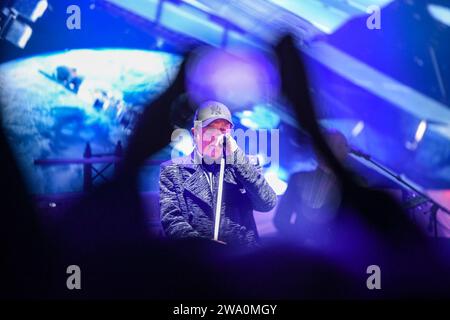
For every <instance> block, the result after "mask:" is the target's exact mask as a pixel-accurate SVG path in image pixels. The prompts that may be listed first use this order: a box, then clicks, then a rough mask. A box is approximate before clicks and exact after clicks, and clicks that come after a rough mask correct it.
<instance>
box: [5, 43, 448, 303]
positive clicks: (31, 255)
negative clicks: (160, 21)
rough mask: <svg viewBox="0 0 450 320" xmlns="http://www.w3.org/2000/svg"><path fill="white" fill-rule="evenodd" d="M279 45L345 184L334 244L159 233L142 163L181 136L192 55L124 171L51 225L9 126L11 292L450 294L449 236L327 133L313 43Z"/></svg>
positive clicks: (293, 96)
mask: <svg viewBox="0 0 450 320" xmlns="http://www.w3.org/2000/svg"><path fill="white" fill-rule="evenodd" d="M274 51H275V54H276V56H277V59H278V63H279V68H280V75H281V79H282V93H283V96H284V99H285V100H286V102H287V103H288V104H289V105H290V106H291V107H292V108H293V110H294V112H295V114H296V115H297V119H298V121H299V124H300V126H301V127H302V128H303V129H304V130H305V131H306V132H308V133H309V134H310V136H311V139H312V141H313V143H314V144H315V148H316V150H318V152H319V153H320V154H321V156H322V157H323V158H324V159H325V161H327V164H328V166H329V167H330V168H331V169H332V170H333V171H334V173H335V175H336V177H337V178H338V181H339V183H340V186H341V192H342V205H341V207H342V209H341V212H339V215H338V217H337V221H336V223H337V226H338V232H337V233H336V235H335V238H334V239H333V241H332V242H333V246H330V247H329V248H326V250H325V251H322V252H315V251H310V250H308V249H305V248H300V247H298V246H296V245H295V244H293V243H289V242H281V241H273V242H272V243H268V244H267V245H265V246H264V247H262V248H260V249H257V250H251V251H250V250H244V249H236V248H230V247H228V246H226V245H222V244H219V243H215V242H213V241H208V240H196V239H190V240H186V241H181V240H180V241H171V240H167V239H160V238H156V237H153V236H151V235H150V234H149V232H148V227H147V222H146V214H145V212H144V210H143V208H142V205H141V203H140V198H139V192H138V172H139V169H140V166H141V165H142V163H143V162H144V161H145V159H147V158H148V157H149V156H151V155H152V154H154V153H155V152H157V151H158V150H160V149H161V148H163V147H164V146H166V145H167V144H168V143H169V142H170V135H171V133H172V130H173V126H172V118H173V117H172V113H173V112H176V110H175V111H174V110H173V108H171V106H173V102H174V101H175V100H176V99H177V98H179V97H180V96H181V95H183V94H184V93H185V91H186V90H185V64H186V60H185V63H183V65H182V67H181V68H180V71H179V74H178V76H177V78H176V79H175V81H174V82H173V83H172V85H171V86H170V87H169V88H168V89H167V91H166V92H164V93H163V94H162V95H161V96H159V97H158V98H157V99H156V100H155V101H153V102H152V103H151V104H150V105H149V106H148V107H147V108H146V109H145V112H144V114H143V115H142V117H141V119H140V122H139V123H138V125H137V127H136V130H135V132H134V134H133V136H132V137H131V139H130V141H129V144H128V147H127V149H126V153H125V157H124V160H123V162H122V163H121V165H120V169H119V170H118V174H117V176H116V177H115V179H114V180H113V181H112V182H110V183H108V184H105V185H102V186H101V187H99V188H97V189H96V190H94V191H93V192H92V193H91V194H89V195H87V196H86V197H85V198H84V199H83V200H82V201H81V202H80V203H78V204H77V205H76V206H75V207H73V208H72V209H71V210H70V211H69V212H66V213H65V214H64V215H63V216H62V217H59V218H58V220H57V221H55V223H53V224H51V226H52V227H51V228H49V227H48V224H44V223H42V221H40V220H39V216H38V215H37V214H36V212H35V211H34V210H33V207H32V204H31V203H30V200H29V199H30V198H29V195H28V194H27V190H26V188H25V186H24V183H23V182H22V179H21V176H20V172H19V170H18V168H17V166H16V164H15V161H14V159H13V157H12V153H11V150H10V149H9V146H8V145H7V143H6V139H5V137H4V136H3V134H2V135H1V137H0V143H1V151H2V157H1V158H2V162H3V164H2V166H1V169H0V170H1V171H2V175H1V176H2V179H0V181H1V182H0V183H1V184H2V190H4V191H3V196H2V197H3V199H2V202H1V203H2V210H1V224H0V228H1V231H0V234H1V237H2V242H1V245H2V248H1V251H2V252H3V253H5V254H4V259H3V261H4V266H5V271H3V275H5V278H6V281H5V282H4V283H2V286H1V290H2V293H1V294H2V297H5V298H13V299H16V298H66V299H88V298H103V299H104V298H152V299H167V298H180V299H182V298H185V299H187V298H189V299H196V298H198V299H200V298H202V299H219V298H222V299H223V298H238V299H239V298H273V299H278V298H280V299H281V298H285V299H301V298H406V297H415V298H419V297H423V298H434V297H450V292H449V291H450V286H449V279H450V277H449V270H450V268H448V267H449V264H448V259H447V258H446V256H448V254H446V253H447V252H446V251H447V250H446V248H447V249H448V247H449V246H448V245H447V243H446V241H445V240H441V241H439V242H438V241H431V240H430V239H427V238H425V237H424V236H422V234H421V233H420V232H419V230H418V229H417V228H416V227H415V226H414V224H412V223H411V222H410V221H409V220H408V219H407V217H406V215H405V214H403V212H402V209H401V207H400V206H399V205H398V204H397V203H396V202H395V201H394V200H393V199H392V198H390V197H389V196H388V195H386V194H384V193H382V192H379V191H372V190H368V189H364V188H361V187H359V186H358V184H357V183H356V182H355V181H353V178H352V175H351V174H349V173H348V172H347V171H346V169H344V168H343V167H342V166H341V164H340V163H339V162H338V160H337V159H336V158H335V157H334V155H333V153H332V152H331V150H330V149H329V147H328V145H327V144H326V142H325V140H324V138H323V137H322V135H321V131H320V129H319V126H318V124H317V121H316V116H315V112H314V106H313V102H312V100H311V97H310V96H309V92H308V82H307V76H306V72H305V68H304V65H303V62H302V58H301V54H300V53H299V52H298V51H297V50H296V48H295V45H294V42H293V40H292V38H290V37H289V36H288V37H285V38H283V39H282V40H281V41H280V42H279V44H278V45H277V46H276V47H275V48H274ZM186 103H187V102H186ZM186 110H188V108H187V109H186ZM44 225H45V226H47V227H45V226H44ZM69 265H78V266H80V268H81V271H82V289H81V290H68V289H67V287H66V280H67V277H68V274H67V273H66V269H67V267H68V266H69ZM370 265H378V266H379V267H380V269H381V277H382V289H381V290H368V288H367V286H366V280H367V278H368V277H369V275H368V274H367V273H366V270H367V267H368V266H370Z"/></svg>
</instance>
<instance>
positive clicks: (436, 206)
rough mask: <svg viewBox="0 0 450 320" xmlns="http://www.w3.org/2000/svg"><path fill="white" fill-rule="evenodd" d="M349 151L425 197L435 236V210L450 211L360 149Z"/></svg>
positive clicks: (435, 235)
mask: <svg viewBox="0 0 450 320" xmlns="http://www.w3.org/2000/svg"><path fill="white" fill-rule="evenodd" d="M350 153H351V154H352V155H354V156H356V157H359V158H363V159H364V160H365V161H368V162H370V163H371V164H372V165H374V166H375V167H377V168H378V169H380V170H381V171H383V173H385V174H387V176H389V177H390V178H393V179H395V180H396V181H397V182H398V183H399V184H400V185H402V186H404V187H405V188H407V189H409V190H411V191H413V192H414V193H416V194H418V195H419V196H421V197H423V198H425V199H426V200H427V202H429V203H430V204H432V207H431V210H430V222H431V221H433V223H432V225H433V229H434V237H435V238H437V211H438V210H441V211H443V212H445V213H446V214H450V211H449V210H448V209H447V208H445V207H443V206H442V205H441V204H439V203H437V202H436V201H434V200H433V199H431V198H430V197H429V196H428V195H427V194H425V193H423V192H422V191H420V190H418V189H417V188H416V187H414V186H413V185H412V184H411V183H409V182H407V181H406V180H405V179H404V178H402V175H400V174H396V173H395V172H393V171H391V170H390V169H388V168H386V167H385V166H383V165H382V164H380V163H378V162H377V161H375V160H373V159H372V157H371V156H370V155H368V154H366V153H364V152H362V151H359V150H352V149H351V150H350Z"/></svg>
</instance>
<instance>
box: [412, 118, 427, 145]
mask: <svg viewBox="0 0 450 320" xmlns="http://www.w3.org/2000/svg"><path fill="white" fill-rule="evenodd" d="M426 130H427V122H426V121H425V120H422V121H420V123H419V125H418V126H417V130H416V135H415V136H414V139H415V141H417V143H419V142H420V141H422V138H423V135H424V134H425V131H426Z"/></svg>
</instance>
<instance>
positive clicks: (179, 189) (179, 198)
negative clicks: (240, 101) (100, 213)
mask: <svg viewBox="0 0 450 320" xmlns="http://www.w3.org/2000/svg"><path fill="white" fill-rule="evenodd" d="M232 127H233V122H232V119H231V113H230V111H229V110H228V108H227V107H226V106H225V105H223V104H222V103H219V102H216V101H207V102H205V103H203V104H202V105H201V106H200V107H199V108H198V110H197V112H196V113H195V116H194V127H193V128H192V129H191V131H192V134H193V137H194V142H195V149H194V151H193V152H192V153H191V155H189V156H186V157H182V158H178V159H174V160H172V161H167V162H165V163H163V164H162V165H161V172H160V177H159V186H160V208H161V223H162V226H163V229H164V231H165V234H166V235H167V236H168V237H169V238H177V239H179V238H192V237H194V238H205V239H211V240H212V239H213V233H214V221H215V217H214V215H215V208H216V199H217V190H218V184H219V168H220V165H219V163H220V158H221V157H222V156H223V142H224V140H225V145H226V147H225V149H226V150H225V154H226V159H227V161H226V165H225V171H224V179H223V194H222V208H221V219H220V226H219V241H221V242H224V243H227V244H228V245H239V246H248V247H253V246H255V245H257V244H258V233H257V229H256V224H255V220H254V218H253V210H257V211H263V212H266V211H270V210H271V209H273V208H274V207H275V205H276V202H277V197H276V194H275V192H274V191H273V190H272V188H271V187H270V186H269V185H268V183H267V182H266V180H265V179H264V176H263V175H262V174H261V172H260V171H259V170H258V169H257V168H256V166H255V165H253V164H251V163H250V162H249V159H248V158H247V157H246V156H245V154H244V152H243V151H242V150H241V149H239V147H238V145H237V143H236V141H235V140H234V139H233V138H232V137H231V135H230V130H231V128H232Z"/></svg>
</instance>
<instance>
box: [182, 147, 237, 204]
mask: <svg viewBox="0 0 450 320" xmlns="http://www.w3.org/2000/svg"><path fill="white" fill-rule="evenodd" d="M199 156H200V155H198V154H196V150H194V151H193V152H192V153H191V154H190V155H189V156H187V157H186V158H187V159H186V160H185V161H182V162H181V163H180V165H181V167H183V168H186V169H188V170H189V171H192V174H191V175H190V176H189V177H188V178H187V179H186V180H185V181H184V182H183V188H184V189H186V190H188V191H189V192H190V193H192V194H193V195H194V196H196V197H197V198H199V199H200V200H202V201H203V202H204V203H206V204H207V205H209V206H210V207H211V208H212V207H213V202H214V201H213V199H214V196H213V194H212V193H211V188H210V186H209V182H208V179H207V178H206V176H205V170H204V168H203V166H202V165H201V161H199V159H200V158H196V157H199ZM200 160H201V159H200ZM215 182H216V183H215V184H214V186H213V192H216V190H217V182H218V180H217V179H216V180H215ZM224 182H227V183H230V184H234V185H235V184H237V182H236V179H235V177H234V175H233V172H232V170H231V169H230V168H229V167H228V168H227V167H226V168H225V173H224Z"/></svg>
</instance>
